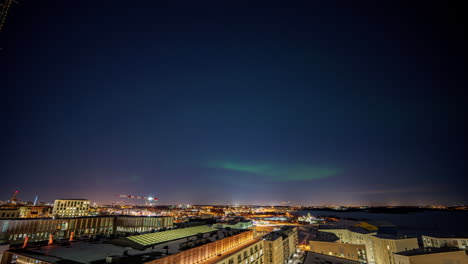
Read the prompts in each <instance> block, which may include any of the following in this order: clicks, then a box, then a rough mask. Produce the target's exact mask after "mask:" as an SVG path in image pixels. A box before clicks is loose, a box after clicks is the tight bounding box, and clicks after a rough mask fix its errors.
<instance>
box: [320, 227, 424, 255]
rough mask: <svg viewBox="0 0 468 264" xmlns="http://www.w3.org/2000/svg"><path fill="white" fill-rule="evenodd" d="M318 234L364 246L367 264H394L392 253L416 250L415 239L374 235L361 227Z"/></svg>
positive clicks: (327, 230) (345, 242)
mask: <svg viewBox="0 0 468 264" xmlns="http://www.w3.org/2000/svg"><path fill="white" fill-rule="evenodd" d="M319 231H320V232H329V233H333V234H335V235H336V236H337V237H338V238H339V239H340V240H339V243H343V244H354V245H365V251H364V252H362V251H361V256H362V255H365V256H366V258H367V262H368V263H377V264H395V263H394V262H393V261H394V259H393V253H395V252H400V251H406V250H410V249H414V248H418V241H417V238H407V237H402V236H396V235H384V234H380V235H378V234H376V233H375V232H371V231H369V230H367V229H364V228H362V227H347V228H343V229H319Z"/></svg>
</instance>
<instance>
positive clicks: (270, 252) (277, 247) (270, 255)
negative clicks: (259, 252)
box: [262, 226, 299, 264]
mask: <svg viewBox="0 0 468 264" xmlns="http://www.w3.org/2000/svg"><path fill="white" fill-rule="evenodd" d="M262 239H263V240H264V248H265V263H267V264H284V263H288V261H289V260H290V259H292V257H293V256H294V254H295V253H296V250H297V248H298V246H299V243H298V236H297V227H294V226H283V227H282V228H281V229H280V230H279V231H274V232H271V233H269V234H267V235H265V236H264V237H263V238H262Z"/></svg>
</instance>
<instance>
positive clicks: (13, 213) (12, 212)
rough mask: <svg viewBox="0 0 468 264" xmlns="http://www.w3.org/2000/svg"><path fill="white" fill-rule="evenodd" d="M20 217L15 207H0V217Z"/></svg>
mask: <svg viewBox="0 0 468 264" xmlns="http://www.w3.org/2000/svg"><path fill="white" fill-rule="evenodd" d="M18 217H20V210H19V208H17V207H12V208H8V207H6V208H0V218H18Z"/></svg>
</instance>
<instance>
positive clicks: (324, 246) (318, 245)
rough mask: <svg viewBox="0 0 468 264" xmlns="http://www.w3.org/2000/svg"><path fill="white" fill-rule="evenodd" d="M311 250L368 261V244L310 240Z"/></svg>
mask: <svg viewBox="0 0 468 264" xmlns="http://www.w3.org/2000/svg"><path fill="white" fill-rule="evenodd" d="M309 245H310V251H311V252H315V253H320V254H323V255H330V256H334V257H338V258H344V259H348V260H354V261H359V262H367V256H366V246H365V245H363V244H361V245H357V244H344V243H335V242H327V241H309Z"/></svg>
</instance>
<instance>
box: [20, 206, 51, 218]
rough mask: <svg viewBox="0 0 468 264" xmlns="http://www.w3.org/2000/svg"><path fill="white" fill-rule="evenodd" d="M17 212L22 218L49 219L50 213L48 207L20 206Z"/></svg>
mask: <svg viewBox="0 0 468 264" xmlns="http://www.w3.org/2000/svg"><path fill="white" fill-rule="evenodd" d="M19 210H20V217H23V218H36V217H49V216H50V214H51V213H52V207H49V206H21V207H20V209H19Z"/></svg>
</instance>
